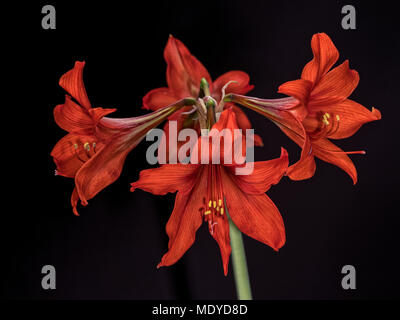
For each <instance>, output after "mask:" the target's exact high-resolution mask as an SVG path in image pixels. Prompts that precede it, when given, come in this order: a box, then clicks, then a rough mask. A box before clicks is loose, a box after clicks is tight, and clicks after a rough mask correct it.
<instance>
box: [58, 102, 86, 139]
mask: <svg viewBox="0 0 400 320" xmlns="http://www.w3.org/2000/svg"><path fill="white" fill-rule="evenodd" d="M54 120H55V121H56V123H57V124H58V125H59V126H60V128H62V129H64V130H66V131H68V132H73V131H79V130H85V129H91V128H93V120H92V118H91V116H90V115H89V113H88V112H87V110H86V109H83V108H82V107H81V106H79V105H78V104H76V103H75V102H73V101H72V100H71V97H70V96H68V95H66V96H65V103H64V104H60V105H58V106H56V107H55V108H54Z"/></svg>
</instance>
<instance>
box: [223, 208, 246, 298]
mask: <svg viewBox="0 0 400 320" xmlns="http://www.w3.org/2000/svg"><path fill="white" fill-rule="evenodd" d="M225 210H226V213H227V216H228V219H229V236H230V238H231V248H232V265H233V275H234V278H235V285H236V294H237V298H238V300H252V296H251V288H250V280H249V272H248V270H247V261H246V252H245V250H244V245H243V237H242V233H241V232H240V230H239V229H238V227H236V225H235V224H234V223H233V221H232V219H231V218H230V217H229V212H228V208H227V207H226V205H225Z"/></svg>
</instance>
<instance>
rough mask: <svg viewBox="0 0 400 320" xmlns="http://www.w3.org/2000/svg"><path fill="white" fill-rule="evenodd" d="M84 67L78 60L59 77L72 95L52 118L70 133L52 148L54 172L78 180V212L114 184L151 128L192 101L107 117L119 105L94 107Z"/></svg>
mask: <svg viewBox="0 0 400 320" xmlns="http://www.w3.org/2000/svg"><path fill="white" fill-rule="evenodd" d="M84 65H85V63H84V62H79V61H78V62H76V63H75V66H74V68H73V69H72V70H70V71H68V72H67V73H65V74H64V75H63V76H62V77H61V79H60V86H61V87H63V88H64V89H65V90H66V91H67V92H68V93H69V94H70V95H71V96H72V98H71V96H69V95H66V97H65V103H64V104H61V105H58V106H56V107H55V109H54V119H55V121H56V122H57V124H58V125H59V126H60V127H61V128H62V129H64V130H66V131H68V132H69V133H68V134H67V135H66V136H64V137H63V138H62V139H61V140H60V141H59V142H58V143H57V144H56V145H55V147H54V149H53V150H52V152H51V156H52V157H53V158H54V162H55V163H56V165H57V170H56V174H57V175H61V176H65V177H69V178H74V179H75V188H74V191H73V192H72V196H71V205H72V207H73V212H74V213H75V214H76V215H78V212H77V210H76V206H77V203H78V200H79V199H80V200H81V203H82V204H83V205H86V204H87V200H89V199H91V198H93V197H94V196H95V195H96V194H97V193H98V192H100V191H101V190H102V189H104V188H105V187H106V186H108V185H109V184H111V183H112V182H114V181H115V180H116V179H117V178H118V177H119V175H120V173H121V170H122V166H123V163H124V160H125V158H126V156H127V155H128V153H129V152H130V151H131V150H132V149H133V148H134V147H135V146H136V145H137V144H138V143H139V142H140V141H141V140H142V139H143V138H144V136H145V135H146V133H147V132H148V131H149V130H150V129H152V128H154V127H155V126H157V125H158V124H160V123H161V122H162V121H163V120H165V119H166V118H167V117H168V116H170V115H171V114H172V113H173V112H175V111H177V110H178V109H179V108H181V107H183V106H185V105H188V104H190V103H191V101H190V99H186V100H185V99H184V100H181V101H178V102H177V103H175V104H172V105H171V106H167V107H165V108H161V109H158V110H157V111H155V112H153V113H150V114H147V115H143V116H140V117H134V118H126V119H114V118H108V117H105V116H106V115H108V114H110V113H112V112H114V111H115V110H116V109H103V108H92V106H91V104H90V102H89V99H88V97H87V94H86V90H85V86H84V84H83V68H84ZM73 99H74V100H73Z"/></svg>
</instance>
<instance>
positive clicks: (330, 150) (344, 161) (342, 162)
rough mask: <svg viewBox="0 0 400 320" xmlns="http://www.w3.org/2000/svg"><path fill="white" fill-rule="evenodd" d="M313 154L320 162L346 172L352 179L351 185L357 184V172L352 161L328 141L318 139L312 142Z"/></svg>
mask: <svg viewBox="0 0 400 320" xmlns="http://www.w3.org/2000/svg"><path fill="white" fill-rule="evenodd" d="M313 152H314V154H315V156H316V157H318V158H320V159H321V160H323V161H326V162H329V163H332V164H334V165H336V166H338V167H339V168H341V169H342V170H344V171H345V172H347V174H348V175H349V176H350V177H351V179H353V183H354V184H356V183H357V170H356V167H355V166H354V163H353V161H351V160H350V158H349V157H348V156H347V154H346V153H345V152H344V151H343V150H342V149H340V148H339V147H338V146H336V145H334V144H333V143H332V142H330V141H329V140H328V139H319V140H317V141H315V142H313Z"/></svg>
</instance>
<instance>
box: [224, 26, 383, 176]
mask: <svg viewBox="0 0 400 320" xmlns="http://www.w3.org/2000/svg"><path fill="white" fill-rule="evenodd" d="M311 47H312V51H313V53H314V58H313V59H312V60H311V61H310V62H309V63H307V65H306V66H305V67H304V69H303V72H302V75H301V79H298V80H294V81H289V82H286V83H284V84H283V85H281V86H280V87H279V92H280V93H284V94H286V95H289V96H291V97H289V98H283V99H275V100H274V99H258V98H252V97H245V96H240V95H236V96H235V95H231V96H230V97H227V100H228V101H233V102H236V103H240V104H242V105H246V106H247V107H249V108H251V109H253V110H255V111H257V112H259V113H261V114H263V115H265V116H266V117H268V118H270V119H271V120H273V121H274V122H275V123H276V124H277V125H278V126H279V127H280V128H281V129H282V131H283V132H284V133H285V134H286V135H287V136H288V137H290V138H291V139H292V140H293V141H295V142H296V143H297V144H298V145H299V146H300V147H302V154H301V158H300V160H299V161H298V162H297V163H295V164H293V165H291V166H290V167H289V168H288V172H287V174H288V176H289V177H290V178H291V179H293V180H302V179H307V178H310V177H311V176H313V175H314V172H315V161H314V156H316V157H318V158H320V159H322V160H324V161H326V162H329V163H332V164H334V165H336V166H338V167H340V168H341V169H343V170H344V171H346V172H347V173H348V174H349V175H350V177H351V178H352V179H353V183H354V184H355V183H356V182H357V170H356V168H355V166H354V164H353V162H352V161H351V160H350V158H349V157H348V156H347V155H348V154H352V153H365V152H364V151H353V152H345V151H343V150H342V149H340V148H339V147H337V146H336V145H335V144H333V143H332V142H331V141H330V140H329V139H343V138H347V137H350V136H352V135H353V134H354V133H355V132H356V131H357V130H358V129H359V128H360V127H361V126H362V125H363V124H364V123H367V122H370V121H374V120H379V119H380V118H381V114H380V112H379V110H377V109H375V108H372V111H369V110H368V109H366V108H365V107H363V106H362V105H360V104H358V103H357V102H355V101H352V100H350V99H348V97H349V96H350V94H351V93H352V92H353V91H354V89H355V88H356V87H357V84H358V81H359V75H358V73H357V71H355V70H351V69H350V68H349V63H348V61H347V60H346V61H345V62H343V63H342V64H341V65H339V66H337V67H336V68H334V69H332V70H330V69H331V68H332V66H333V65H334V64H335V62H336V61H337V60H338V58H339V52H338V50H337V49H336V47H335V46H334V44H333V42H332V40H331V39H330V38H329V37H328V36H327V35H326V34H325V33H318V34H315V35H314V36H313V37H312V41H311Z"/></svg>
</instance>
